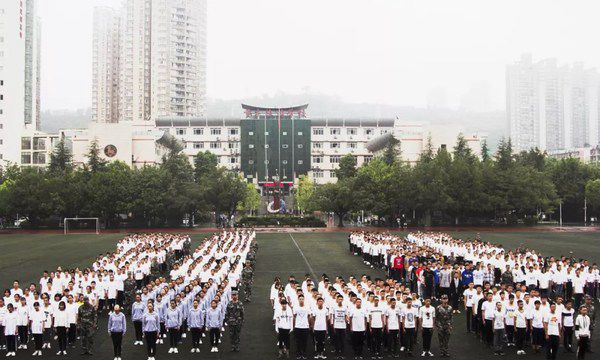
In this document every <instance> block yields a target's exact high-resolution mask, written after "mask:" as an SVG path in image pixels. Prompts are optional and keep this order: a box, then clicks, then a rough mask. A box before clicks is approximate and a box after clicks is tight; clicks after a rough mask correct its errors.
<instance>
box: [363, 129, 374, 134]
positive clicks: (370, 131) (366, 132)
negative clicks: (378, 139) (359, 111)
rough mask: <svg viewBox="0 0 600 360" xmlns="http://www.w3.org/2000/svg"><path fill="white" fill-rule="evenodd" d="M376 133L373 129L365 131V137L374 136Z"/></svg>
mask: <svg viewBox="0 0 600 360" xmlns="http://www.w3.org/2000/svg"><path fill="white" fill-rule="evenodd" d="M373 134H374V131H373V129H365V135H373Z"/></svg>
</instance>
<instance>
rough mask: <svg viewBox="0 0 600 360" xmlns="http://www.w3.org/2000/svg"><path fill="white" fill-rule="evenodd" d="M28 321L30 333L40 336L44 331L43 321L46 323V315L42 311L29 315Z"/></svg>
mask: <svg viewBox="0 0 600 360" xmlns="http://www.w3.org/2000/svg"><path fill="white" fill-rule="evenodd" d="M29 320H31V333H32V334H41V333H42V332H43V331H44V321H46V314H44V312H43V311H42V310H40V311H35V310H33V311H32V312H30V313H29Z"/></svg>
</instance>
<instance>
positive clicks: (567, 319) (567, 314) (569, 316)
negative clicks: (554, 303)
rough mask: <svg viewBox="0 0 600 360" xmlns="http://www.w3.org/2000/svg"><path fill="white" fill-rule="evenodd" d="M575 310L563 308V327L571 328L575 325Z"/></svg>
mask: <svg viewBox="0 0 600 360" xmlns="http://www.w3.org/2000/svg"><path fill="white" fill-rule="evenodd" d="M574 314H575V309H573V308H571V309H570V310H567V309H566V308H564V309H563V310H562V320H563V326H569V327H572V326H573V325H574V323H575V319H574V317H575V315H574Z"/></svg>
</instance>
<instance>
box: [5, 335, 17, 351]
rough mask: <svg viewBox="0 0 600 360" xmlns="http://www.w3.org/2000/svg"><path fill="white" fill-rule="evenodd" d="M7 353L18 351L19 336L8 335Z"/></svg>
mask: <svg viewBox="0 0 600 360" xmlns="http://www.w3.org/2000/svg"><path fill="white" fill-rule="evenodd" d="M6 351H7V352H16V351H17V335H6Z"/></svg>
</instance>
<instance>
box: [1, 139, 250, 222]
mask: <svg viewBox="0 0 600 360" xmlns="http://www.w3.org/2000/svg"><path fill="white" fill-rule="evenodd" d="M162 141H163V143H162V145H163V147H164V149H165V154H164V155H163V157H162V162H161V163H160V164H158V165H145V166H143V167H140V168H131V167H129V166H128V165H127V164H125V163H123V162H119V161H114V162H107V161H105V160H104V159H103V158H102V157H101V156H100V155H99V154H100V149H99V147H98V144H97V143H96V142H93V143H92V144H91V146H90V149H89V152H88V153H87V156H86V158H87V161H86V163H85V164H84V165H83V166H81V167H76V166H74V164H73V159H72V154H71V153H70V150H69V149H68V147H67V146H66V144H65V143H64V141H60V142H59V143H58V144H57V146H56V148H55V149H54V151H53V153H52V154H51V157H50V164H49V166H48V168H36V167H17V166H7V167H5V168H3V169H2V172H1V174H0V184H1V185H0V215H1V216H2V217H3V218H4V219H5V220H6V221H8V219H14V218H16V217H17V216H19V217H26V218H27V219H28V223H29V225H30V226H32V227H37V226H40V225H46V224H54V226H56V225H57V224H58V223H59V221H61V220H62V219H63V218H65V217H99V218H100V220H101V221H102V223H103V224H104V226H106V227H107V228H110V227H117V226H119V225H120V224H121V223H123V222H126V223H127V224H128V225H129V226H135V227H162V226H181V225H182V223H183V221H184V219H188V224H189V225H192V222H191V221H189V219H190V218H192V217H193V218H196V220H197V222H199V221H202V220H205V221H207V220H208V219H211V218H212V219H216V221H217V222H218V221H219V220H220V219H224V218H230V217H231V215H233V214H234V213H235V212H236V211H237V210H248V211H251V210H256V208H257V207H258V205H259V202H260V197H259V195H258V193H257V192H256V191H255V189H254V187H253V185H252V184H249V183H247V182H246V181H244V179H242V178H241V177H240V176H239V175H238V174H236V173H233V172H230V171H227V170H226V169H224V168H222V167H219V166H218V159H217V157H216V156H215V155H214V154H211V153H210V152H200V153H198V155H197V156H196V157H195V161H194V164H191V163H190V161H189V160H188V158H187V156H185V155H184V154H182V153H181V151H182V149H183V148H182V146H181V144H180V143H178V142H177V140H175V139H174V138H171V139H168V138H167V139H162Z"/></svg>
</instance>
